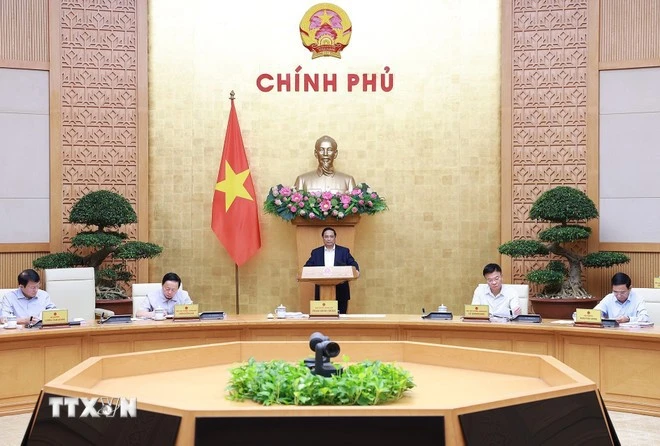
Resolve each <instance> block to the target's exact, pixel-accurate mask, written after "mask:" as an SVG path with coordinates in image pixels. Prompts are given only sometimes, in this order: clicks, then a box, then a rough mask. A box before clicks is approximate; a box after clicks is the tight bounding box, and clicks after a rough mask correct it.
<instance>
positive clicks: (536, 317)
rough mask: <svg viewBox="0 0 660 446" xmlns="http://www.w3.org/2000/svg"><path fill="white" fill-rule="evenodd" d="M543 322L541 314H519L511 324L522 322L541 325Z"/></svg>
mask: <svg viewBox="0 0 660 446" xmlns="http://www.w3.org/2000/svg"><path fill="white" fill-rule="evenodd" d="M541 321H542V319H541V315H540V314H519V315H518V316H516V317H514V318H513V319H511V322H521V323H526V324H540V323H541Z"/></svg>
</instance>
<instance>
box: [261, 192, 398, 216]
mask: <svg viewBox="0 0 660 446" xmlns="http://www.w3.org/2000/svg"><path fill="white" fill-rule="evenodd" d="M385 210H387V204H386V203H385V199H384V198H382V197H381V196H380V195H378V194H377V193H376V192H374V191H372V190H371V188H370V187H369V185H368V184H366V183H361V184H358V185H357V186H356V187H355V189H353V190H352V191H350V192H339V193H332V192H316V191H315V192H307V191H303V190H297V189H296V188H294V187H288V186H282V185H281V184H278V185H277V186H273V187H272V188H271V189H270V192H269V193H268V197H266V201H265V202H264V211H265V212H266V213H268V214H274V215H278V216H279V217H281V218H282V219H284V220H286V221H290V220H293V218H294V217H296V216H299V217H302V218H307V219H318V220H325V219H326V218H329V217H332V218H336V219H337V220H341V219H342V218H344V217H346V216H347V215H356V214H357V215H361V214H368V215H372V214H375V213H377V212H382V211H385Z"/></svg>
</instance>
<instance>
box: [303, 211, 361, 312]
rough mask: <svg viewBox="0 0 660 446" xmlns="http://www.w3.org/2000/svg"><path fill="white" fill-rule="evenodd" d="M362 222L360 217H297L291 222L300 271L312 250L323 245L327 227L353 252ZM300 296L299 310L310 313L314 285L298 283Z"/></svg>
mask: <svg viewBox="0 0 660 446" xmlns="http://www.w3.org/2000/svg"><path fill="white" fill-rule="evenodd" d="M359 222H360V216H359V215H349V216H347V217H344V218H342V219H341V220H336V219H334V218H328V219H326V220H316V219H314V220H309V219H304V218H300V217H296V218H294V219H293V220H291V224H293V225H295V226H296V248H297V251H298V271H301V270H302V267H303V265H304V264H305V262H306V261H307V259H309V254H310V253H311V252H312V249H314V248H318V247H319V246H321V245H323V237H321V230H322V229H323V228H325V227H331V228H333V229H334V230H335V231H336V232H337V244H338V245H340V246H345V247H347V248H348V249H350V250H351V251H353V246H354V244H355V227H356V225H357V224H358V223H359ZM298 296H299V297H300V306H299V307H298V309H297V310H294V311H302V312H303V313H307V312H308V311H309V301H310V300H314V284H313V283H309V282H299V283H298Z"/></svg>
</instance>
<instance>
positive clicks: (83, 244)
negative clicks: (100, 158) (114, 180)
mask: <svg viewBox="0 0 660 446" xmlns="http://www.w3.org/2000/svg"><path fill="white" fill-rule="evenodd" d="M69 222H70V223H78V224H83V225H85V226H86V227H85V228H84V229H92V230H85V231H82V232H79V233H78V234H77V235H75V236H74V237H73V239H72V240H71V246H72V248H73V249H74V250H78V251H79V253H76V252H59V253H53V254H47V255H45V256H43V257H39V258H38V259H35V260H34V261H33V262H32V265H33V266H34V267H35V268H42V269H45V268H72V267H75V266H87V267H93V268H94V272H95V278H96V297H97V299H123V298H126V297H127V296H126V294H125V292H124V290H123V288H121V286H120V285H119V282H124V283H127V282H129V281H131V280H132V279H133V273H131V272H130V271H129V270H128V269H127V268H126V261H127V260H137V259H149V258H152V257H156V256H157V255H159V254H160V253H161V252H162V250H163V248H162V247H160V246H158V245H156V244H154V243H148V242H139V241H128V240H127V238H128V235H127V234H126V233H125V232H121V231H119V227H120V226H121V225H127V224H131V223H136V222H137V215H136V213H135V211H134V210H133V207H132V206H131V204H130V203H129V202H128V200H127V199H126V198H124V197H123V196H121V195H119V194H117V193H115V192H110V191H108V190H99V191H95V192H90V193H88V194H86V195H84V196H83V197H81V198H80V200H78V202H76V203H75V204H74V205H73V207H72V208H71V213H70V214H69ZM94 226H95V227H96V229H94V228H91V227H94ZM106 259H108V260H112V261H113V262H112V263H107V264H105V265H104V262H105V260H106Z"/></svg>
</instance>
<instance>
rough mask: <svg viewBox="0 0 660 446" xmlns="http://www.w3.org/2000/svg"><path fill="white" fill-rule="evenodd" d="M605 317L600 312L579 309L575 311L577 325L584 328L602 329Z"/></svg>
mask: <svg viewBox="0 0 660 446" xmlns="http://www.w3.org/2000/svg"><path fill="white" fill-rule="evenodd" d="M602 318H603V315H602V313H601V312H600V310H593V309H589V308H577V309H576V310H575V325H577V326H582V327H602V326H603V319H602Z"/></svg>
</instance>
